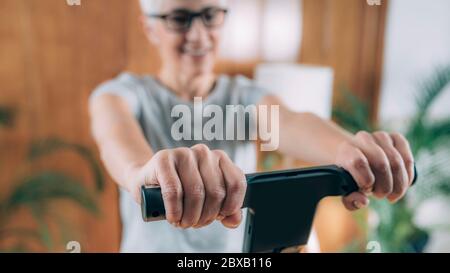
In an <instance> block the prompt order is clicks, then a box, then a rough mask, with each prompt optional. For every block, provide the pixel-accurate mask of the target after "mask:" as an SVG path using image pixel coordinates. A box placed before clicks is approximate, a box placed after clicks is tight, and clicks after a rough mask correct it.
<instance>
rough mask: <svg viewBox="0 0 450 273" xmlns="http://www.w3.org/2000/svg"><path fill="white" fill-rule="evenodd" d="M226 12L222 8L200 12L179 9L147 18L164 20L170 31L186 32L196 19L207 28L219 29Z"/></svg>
mask: <svg viewBox="0 0 450 273" xmlns="http://www.w3.org/2000/svg"><path fill="white" fill-rule="evenodd" d="M227 12H228V10H227V9H224V8H218V7H208V8H205V9H203V10H201V11H200V12H193V11H190V10H185V9H179V10H175V11H173V12H171V13H168V14H162V15H161V14H148V15H147V16H148V17H151V18H158V19H162V20H164V22H165V24H166V26H167V27H168V28H169V29H170V30H174V31H177V32H186V31H188V30H189V29H190V28H191V26H192V22H193V21H194V19H195V18H197V17H200V18H201V19H202V22H203V24H204V25H205V27H207V28H215V27H219V26H221V25H222V24H223V23H224V21H225V15H226V14H227Z"/></svg>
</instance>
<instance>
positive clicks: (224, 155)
mask: <svg viewBox="0 0 450 273" xmlns="http://www.w3.org/2000/svg"><path fill="white" fill-rule="evenodd" d="M213 153H214V154H215V155H216V156H217V157H219V158H227V157H228V155H227V153H225V152H224V151H223V150H214V151H213Z"/></svg>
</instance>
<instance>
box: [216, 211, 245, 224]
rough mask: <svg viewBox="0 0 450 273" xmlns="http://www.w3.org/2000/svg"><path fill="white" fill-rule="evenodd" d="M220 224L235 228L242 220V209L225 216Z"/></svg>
mask: <svg viewBox="0 0 450 273" xmlns="http://www.w3.org/2000/svg"><path fill="white" fill-rule="evenodd" d="M221 222H222V225H224V226H225V227H227V228H237V227H239V225H240V224H241V222H242V210H240V211H239V212H236V213H234V214H232V215H230V216H227V217H225V218H224V219H223V220H222V221H221Z"/></svg>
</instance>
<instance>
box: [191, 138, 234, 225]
mask: <svg viewBox="0 0 450 273" xmlns="http://www.w3.org/2000/svg"><path fill="white" fill-rule="evenodd" d="M192 150H193V151H194V153H195V156H196V158H197V162H198V165H199V171H200V175H201V177H202V180H203V182H204V187H205V202H204V205H203V211H202V214H201V216H200V219H199V220H198V223H197V224H196V226H195V228H200V227H202V226H206V225H209V224H211V223H212V222H214V220H216V218H217V217H218V215H219V213H220V209H221V208H222V203H223V201H224V199H225V196H226V189H225V182H224V180H223V174H222V171H221V169H220V167H219V158H217V157H215V156H214V155H213V154H212V152H211V151H210V150H209V148H208V147H207V146H205V145H196V146H194V147H192Z"/></svg>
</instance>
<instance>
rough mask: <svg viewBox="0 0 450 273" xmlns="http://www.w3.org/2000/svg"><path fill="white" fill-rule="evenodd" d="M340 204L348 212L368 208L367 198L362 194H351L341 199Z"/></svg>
mask: <svg viewBox="0 0 450 273" xmlns="http://www.w3.org/2000/svg"><path fill="white" fill-rule="evenodd" d="M342 202H343V203H344V206H345V208H346V209H348V210H350V211H354V210H358V209H363V208H366V207H368V206H369V203H370V201H369V198H367V196H366V195H365V194H364V193H361V192H353V193H351V194H349V195H347V196H344V197H343V198H342Z"/></svg>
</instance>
